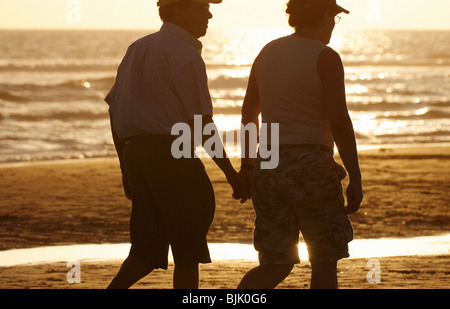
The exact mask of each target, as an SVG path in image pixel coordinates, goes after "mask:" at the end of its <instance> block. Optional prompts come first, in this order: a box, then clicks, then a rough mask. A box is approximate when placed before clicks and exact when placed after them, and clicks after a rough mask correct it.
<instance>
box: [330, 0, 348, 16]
mask: <svg viewBox="0 0 450 309" xmlns="http://www.w3.org/2000/svg"><path fill="white" fill-rule="evenodd" d="M330 2H331V4H334V5H335V8H336V14H339V13H345V14H350V12H349V11H347V10H346V9H344V8H343V7H342V6H340V5H337V3H336V0H330Z"/></svg>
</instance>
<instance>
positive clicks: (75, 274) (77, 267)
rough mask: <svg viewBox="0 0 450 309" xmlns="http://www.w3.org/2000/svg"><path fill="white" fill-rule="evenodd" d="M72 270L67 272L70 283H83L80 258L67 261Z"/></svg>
mask: <svg viewBox="0 0 450 309" xmlns="http://www.w3.org/2000/svg"><path fill="white" fill-rule="evenodd" d="M66 266H67V267H69V268H70V270H69V271H68V272H67V276H66V279H67V282H68V283H69V284H75V283H81V263H80V261H79V260H70V261H68V262H67V265H66Z"/></svg>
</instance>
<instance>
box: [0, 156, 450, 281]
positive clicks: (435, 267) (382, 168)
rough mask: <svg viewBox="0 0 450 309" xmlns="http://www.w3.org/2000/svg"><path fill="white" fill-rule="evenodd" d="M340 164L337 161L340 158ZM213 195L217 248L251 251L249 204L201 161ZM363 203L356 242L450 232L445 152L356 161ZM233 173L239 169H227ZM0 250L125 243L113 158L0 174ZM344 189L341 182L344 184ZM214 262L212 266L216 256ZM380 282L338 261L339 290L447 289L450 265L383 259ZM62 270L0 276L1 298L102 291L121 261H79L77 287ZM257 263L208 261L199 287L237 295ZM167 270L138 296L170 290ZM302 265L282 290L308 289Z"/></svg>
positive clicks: (355, 263) (363, 268)
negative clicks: (6, 292) (22, 292)
mask: <svg viewBox="0 0 450 309" xmlns="http://www.w3.org/2000/svg"><path fill="white" fill-rule="evenodd" d="M337 160H339V158H337ZM203 161H204V163H205V166H206V168H207V171H208V174H209V176H210V178H211V181H212V183H213V186H214V189H215V193H216V216H215V220H214V222H213V225H212V227H211V230H210V233H209V241H210V242H214V243H221V242H228V243H230V242H231V243H251V242H252V234H253V220H254V213H253V209H252V207H251V202H247V203H245V204H243V205H240V204H239V202H237V201H235V200H233V199H232V198H231V189H230V188H229V186H228V184H227V183H226V180H225V177H224V176H223V174H222V173H221V172H220V171H219V170H218V169H217V167H215V165H214V164H213V163H212V161H211V160H208V159H204V160H203ZM360 163H361V169H362V173H363V184H364V194H365V200H364V203H363V205H362V208H361V210H360V212H358V213H357V214H354V215H352V216H351V220H352V223H353V225H354V229H355V238H358V239H363V238H381V237H415V236H430V235H441V234H446V233H449V232H450V213H449V201H450V174H449V173H448V171H449V170H450V147H434V148H405V149H381V150H365V151H361V152H360ZM233 164H234V166H236V167H237V166H238V165H239V162H238V161H233ZM0 181H1V186H0V222H1V225H0V250H9V249H19V248H33V247H41V246H56V245H70V244H102V243H126V242H128V241H129V238H128V219H129V213H130V207H131V203H130V202H129V201H128V200H127V199H126V198H125V197H124V195H123V191H122V186H121V177H120V170H119V167H118V161H117V159H114V158H113V159H93V160H79V161H60V162H54V161H52V162H40V163H26V164H3V165H0ZM345 184H346V180H345V181H344V185H345ZM213 259H214V257H213ZM379 260H380V262H381V269H382V273H381V282H380V283H377V284H370V283H368V282H367V273H368V271H369V269H368V268H367V261H368V260H365V259H360V260H358V259H349V260H343V261H341V262H339V283H340V284H339V285H340V288H352V289H353V288H355V289H366V288H381V289H387V288H427V289H428V288H430V289H434V288H438V289H441V288H450V277H449V275H450V256H449V255H440V256H420V257H418V256H399V257H386V258H380V259H379ZM66 263H67V261H61V262H58V263H51V264H42V265H21V266H13V267H2V268H0V288H2V289H23V288H35V289H90V288H94V289H97V288H100V289H101V288H104V287H106V286H107V284H108V283H109V281H110V280H111V279H112V277H113V276H114V275H115V273H116V272H117V270H118V267H119V266H120V263H121V261H104V262H88V261H87V262H84V263H83V265H82V281H81V283H79V284H73V285H71V284H69V283H68V282H67V280H66V274H67V271H68V268H67V266H66ZM256 264H257V262H256V261H255V262H252V261H243V260H236V261H214V262H213V263H212V264H209V265H202V266H201V270H202V273H201V282H200V287H201V288H204V289H216V288H220V289H223V288H227V289H228V288H230V289H233V288H235V287H236V286H237V284H238V282H239V281H240V279H241V277H242V276H243V275H244V274H245V272H246V271H247V270H248V269H250V268H251V267H253V266H255V265H256ZM172 267H173V265H172V264H171V265H170V268H169V270H168V271H165V272H164V271H157V272H155V273H154V274H152V275H151V276H149V277H148V278H146V279H145V280H143V281H142V282H140V283H138V284H137V285H136V286H135V288H162V289H165V288H171V284H172V283H171V282H172V280H171V276H172ZM310 270H311V269H310V265H309V263H308V262H307V261H303V262H302V263H301V264H299V265H297V266H296V267H295V268H294V270H293V272H292V274H291V276H290V277H288V278H287V279H286V280H285V281H284V282H283V283H282V284H281V285H280V286H279V288H282V289H297V288H299V289H302V288H308V287H309V276H310Z"/></svg>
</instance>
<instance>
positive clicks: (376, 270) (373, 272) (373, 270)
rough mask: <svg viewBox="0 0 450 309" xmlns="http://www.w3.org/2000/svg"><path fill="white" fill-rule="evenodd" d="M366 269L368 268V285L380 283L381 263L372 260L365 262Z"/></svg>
mask: <svg viewBox="0 0 450 309" xmlns="http://www.w3.org/2000/svg"><path fill="white" fill-rule="evenodd" d="M367 267H368V268H370V270H369V272H368V273H367V282H368V283H370V284H375V283H381V263H380V261H379V260H376V259H372V260H369V261H368V262H367Z"/></svg>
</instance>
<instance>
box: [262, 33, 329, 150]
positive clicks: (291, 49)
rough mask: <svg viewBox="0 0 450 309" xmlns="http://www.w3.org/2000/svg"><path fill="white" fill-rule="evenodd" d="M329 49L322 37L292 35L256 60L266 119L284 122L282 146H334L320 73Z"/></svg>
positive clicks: (266, 120) (266, 50)
mask: <svg viewBox="0 0 450 309" xmlns="http://www.w3.org/2000/svg"><path fill="white" fill-rule="evenodd" d="M326 48H328V47H327V46H326V45H325V44H323V43H322V42H320V41H318V40H312V39H305V38H301V37H299V36H295V35H290V36H287V37H283V38H280V39H277V40H275V41H272V42H271V43H269V44H268V45H267V46H266V47H265V48H264V49H263V50H262V51H261V53H260V55H259V56H258V58H257V59H256V61H255V65H254V73H255V78H256V82H257V84H258V88H259V96H260V99H261V115H262V121H263V122H264V123H279V124H280V145H294V144H319V145H324V146H328V147H332V146H333V143H334V139H333V135H332V133H331V129H330V126H329V122H328V119H327V116H326V113H325V107H324V106H323V98H322V81H321V78H320V76H319V74H318V73H317V60H318V58H319V55H320V53H321V52H322V51H323V50H324V49H326Z"/></svg>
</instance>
